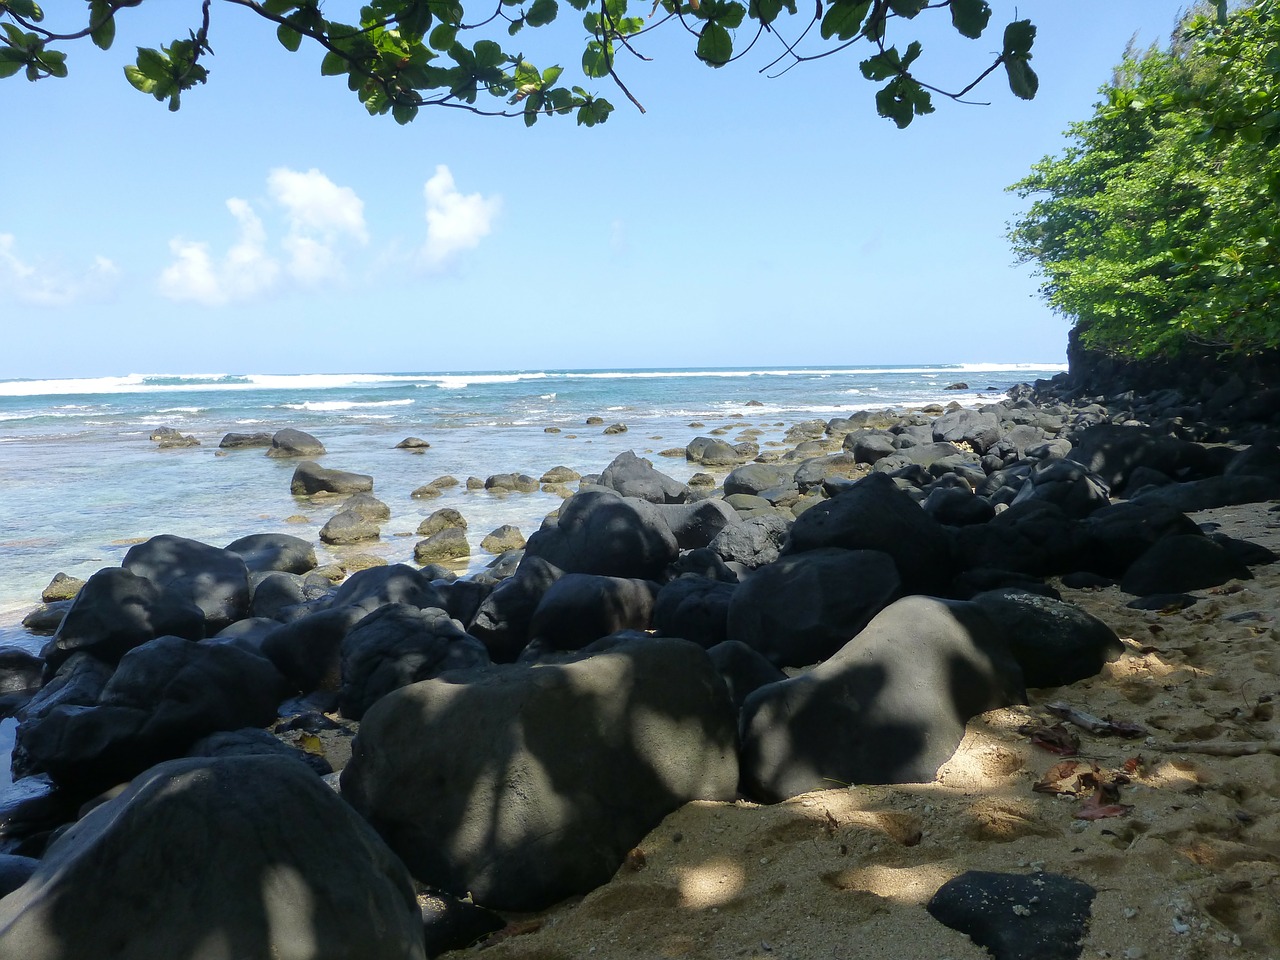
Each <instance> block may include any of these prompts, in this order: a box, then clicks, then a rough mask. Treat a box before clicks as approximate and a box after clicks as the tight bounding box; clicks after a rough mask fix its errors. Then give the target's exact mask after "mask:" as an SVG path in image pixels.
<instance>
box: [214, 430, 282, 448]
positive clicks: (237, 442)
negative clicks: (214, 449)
mask: <svg viewBox="0 0 1280 960" xmlns="http://www.w3.org/2000/svg"><path fill="white" fill-rule="evenodd" d="M269 446H271V434H269V433H228V434H227V435H226V436H224V437H223V438H222V440H221V442H219V444H218V447H219V448H221V449H223V450H238V449H240V448H241V447H269Z"/></svg>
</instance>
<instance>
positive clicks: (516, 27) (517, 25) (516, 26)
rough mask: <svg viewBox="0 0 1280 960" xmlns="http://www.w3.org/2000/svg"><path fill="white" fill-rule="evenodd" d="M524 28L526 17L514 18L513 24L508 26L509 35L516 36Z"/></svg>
mask: <svg viewBox="0 0 1280 960" xmlns="http://www.w3.org/2000/svg"><path fill="white" fill-rule="evenodd" d="M523 29H524V17H521V18H520V19H519V20H512V21H511V25H510V26H508V27H507V36H509V37H514V36H515V35H516V34H517V33H519V32H520V31H521V30H523Z"/></svg>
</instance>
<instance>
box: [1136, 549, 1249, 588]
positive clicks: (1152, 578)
mask: <svg viewBox="0 0 1280 960" xmlns="http://www.w3.org/2000/svg"><path fill="white" fill-rule="evenodd" d="M1252 579H1253V573H1252V571H1250V570H1249V568H1248V567H1247V566H1245V565H1244V563H1243V562H1241V561H1240V560H1239V559H1237V558H1236V557H1235V556H1234V555H1232V553H1231V551H1230V550H1228V549H1227V548H1226V547H1224V546H1222V545H1221V544H1219V543H1217V542H1215V541H1213V540H1211V539H1209V538H1208V537H1204V536H1186V535H1182V534H1179V535H1176V536H1172V537H1165V538H1164V539H1163V540H1158V541H1156V542H1155V543H1154V544H1152V545H1151V546H1150V547H1149V548H1148V549H1147V551H1146V552H1145V553H1144V554H1142V556H1140V557H1139V558H1138V559H1137V560H1135V561H1134V562H1133V563H1132V564H1131V565H1130V566H1129V569H1128V570H1126V571H1125V574H1124V577H1123V578H1122V579H1121V580H1120V589H1121V590H1123V591H1124V592H1125V593H1132V594H1135V595H1137V596H1140V597H1144V596H1150V595H1152V594H1160V593H1185V592H1186V591H1188V590H1206V589H1208V588H1209V587H1217V586H1220V585H1222V584H1224V583H1226V582H1227V581H1228V580H1252Z"/></svg>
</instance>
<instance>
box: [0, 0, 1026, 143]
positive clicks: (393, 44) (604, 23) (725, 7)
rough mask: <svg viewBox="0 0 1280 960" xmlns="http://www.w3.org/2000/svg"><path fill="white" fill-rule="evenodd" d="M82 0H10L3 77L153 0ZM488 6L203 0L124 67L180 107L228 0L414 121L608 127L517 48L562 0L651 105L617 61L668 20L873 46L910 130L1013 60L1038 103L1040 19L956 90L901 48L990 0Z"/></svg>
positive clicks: (732, 55)
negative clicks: (1035, 57)
mask: <svg viewBox="0 0 1280 960" xmlns="http://www.w3.org/2000/svg"><path fill="white" fill-rule="evenodd" d="M82 2H84V3H85V12H84V16H83V26H81V27H80V28H79V29H76V30H72V31H69V32H56V31H54V30H51V29H48V28H46V27H44V26H42V23H43V21H44V11H43V10H42V9H41V8H40V7H39V5H38V4H37V3H36V2H35V0H0V78H3V77H10V76H14V75H16V74H18V73H20V72H25V75H26V77H27V78H28V79H30V80H41V79H44V78H46V77H64V76H66V75H67V66H66V54H65V53H63V52H62V51H60V50H57V49H54V48H53V46H51V45H52V44H55V43H65V42H71V41H75V40H80V39H83V38H85V37H88V38H89V39H90V40H91V42H93V43H94V44H96V45H97V46H99V47H101V48H102V49H107V48H109V47H110V46H111V44H112V42H113V40H114V38H115V30H116V17H117V16H118V15H120V13H121V11H123V10H124V9H125V8H127V7H136V6H138V5H140V4H141V3H142V2H144V0H82ZM151 2H156V3H158V2H160V0H151ZM482 2H485V3H489V4H492V7H491V8H488V7H486V8H485V9H484V10H483V11H482V17H483V19H480V20H478V21H475V20H471V19H469V18H468V15H467V11H466V9H464V5H463V2H462V0H368V2H367V3H366V4H365V5H364V6H362V7H360V8H359V14H358V19H354V22H345V21H343V20H339V19H335V18H331V17H329V16H328V15H327V12H326V8H325V6H324V4H323V3H322V0H202V2H201V22H200V24H199V25H198V26H197V27H196V28H195V29H192V30H191V31H190V32H189V34H188V36H187V37H185V38H181V39H177V40H174V41H172V42H171V43H169V44H168V45H164V46H159V47H140V48H138V53H137V58H136V61H135V62H134V63H133V64H130V65H129V66H127V67H125V76H126V78H127V80H128V81H129V83H130V84H131V85H132V86H134V87H135V88H136V89H138V90H140V91H142V92H143V93H148V94H151V95H152V96H153V97H155V98H156V99H157V100H160V101H165V102H167V103H168V105H169V109H170V110H177V109H178V108H179V106H180V105H181V95H182V93H183V92H185V91H187V90H190V89H191V88H193V87H194V86H196V85H198V84H202V83H204V82H205V81H206V79H207V77H208V70H207V66H206V62H207V58H208V57H209V56H210V55H211V54H212V52H213V51H212V49H211V47H210V16H211V13H210V11H211V8H212V6H213V5H214V3H217V4H218V5H219V6H225V5H228V4H229V5H233V6H238V7H243V8H246V9H248V10H251V11H252V12H254V13H256V14H257V15H258V16H260V17H261V18H262V19H263V20H264V21H267V22H268V23H269V24H271V25H273V26H274V29H275V32H276V37H277V39H278V40H279V42H280V44H281V46H283V47H284V48H285V49H286V50H289V51H294V52H296V51H298V50H300V49H301V48H302V46H303V44H304V43H307V44H309V45H313V46H318V47H319V48H320V49H321V50H322V51H323V54H322V59H321V63H320V72H321V73H322V74H323V75H325V76H333V77H342V78H345V79H346V82H347V86H348V87H349V88H350V90H351V91H352V92H353V93H354V94H355V95H356V97H357V98H358V99H359V101H360V102H361V103H362V104H363V105H364V106H365V108H366V109H367V110H368V111H369V113H371V114H388V113H389V114H391V116H392V117H394V119H395V120H396V121H397V122H399V123H408V122H409V121H411V120H412V119H413V118H414V117H415V116H417V114H418V111H419V110H421V109H422V108H423V107H429V106H444V107H454V108H460V109H465V110H470V111H471V112H474V113H481V114H486V115H500V116H519V117H523V119H524V122H525V123H526V124H527V125H530V126H531V125H533V124H534V123H535V122H537V120H538V119H539V118H540V117H545V116H555V115H574V116H576V118H577V121H578V123H579V124H581V125H584V126H594V125H595V124H598V123H603V122H604V121H605V120H607V119H608V117H609V114H610V113H611V112H612V110H613V105H612V104H611V103H610V102H609V101H608V100H606V99H604V98H602V97H600V96H598V95H596V94H594V93H591V92H588V91H587V90H586V89H585V88H584V87H583V86H579V85H572V84H568V83H563V82H562V75H563V73H564V69H563V68H562V67H561V66H559V65H552V66H546V67H540V66H537V65H535V64H534V63H533V62H531V61H530V60H529V59H528V58H527V57H526V56H525V55H524V54H523V53H522V52H520V51H519V50H517V49H514V48H512V46H511V42H512V38H514V37H516V36H518V35H519V34H520V33H521V32H522V31H523V30H525V29H526V28H528V29H543V28H547V27H549V26H550V25H552V24H554V23H560V24H562V25H565V24H569V23H571V22H572V21H573V17H571V16H566V17H561V16H560V14H561V12H562V10H561V5H562V4H567V5H568V6H569V7H571V8H572V9H573V10H574V11H576V12H578V13H580V14H582V18H581V24H582V30H583V31H584V34H583V36H582V40H580V41H577V42H580V43H581V44H582V46H581V50H582V53H581V58H580V65H581V70H582V74H583V77H584V78H585V79H586V80H599V79H604V78H609V79H611V80H612V81H613V82H614V83H615V85H616V86H617V87H618V89H620V90H621V91H622V92H623V93H624V94H625V95H626V96H627V98H628V99H629V100H631V101H632V102H633V103H634V104H635V105H636V106H637V107H638V108H640V109H641V110H642V111H643V109H644V108H643V107H641V106H640V102H639V101H638V100H636V98H635V97H634V96H633V95H632V94H631V92H630V91H629V90H628V89H627V87H626V86H625V84H624V83H623V81H622V79H621V77H620V76H619V72H618V59H619V57H622V56H625V57H628V58H631V59H639V60H647V59H648V57H646V56H644V55H643V54H642V53H641V52H640V51H639V50H638V49H637V43H638V42H639V41H640V39H641V38H642V37H643V36H644V35H646V34H648V33H650V32H651V31H653V30H655V29H657V28H659V27H662V26H664V25H667V24H670V25H671V28H672V29H675V30H677V31H679V30H683V31H684V32H685V33H687V34H688V35H689V36H690V37H691V39H692V45H693V53H694V55H695V56H696V57H697V58H698V59H699V60H701V61H702V62H703V63H705V64H707V65H709V66H711V67H722V66H724V65H725V64H728V63H730V62H732V61H734V60H737V59H738V58H740V57H741V56H743V55H744V54H745V53H746V52H747V50H750V49H751V48H752V47H753V46H754V45H755V44H756V43H757V42H758V41H760V40H761V39H764V38H767V39H768V40H770V41H771V42H773V43H774V44H775V47H776V48H777V49H780V51H781V52H780V53H779V55H778V56H777V57H776V58H775V59H774V60H773V61H772V62H771V63H770V64H768V66H766V67H765V68H764V70H762V72H767V71H770V70H774V69H775V68H776V70H777V72H785V71H786V70H788V69H790V68H791V67H793V66H795V65H797V64H800V63H804V62H806V61H810V60H815V59H819V58H822V57H826V56H830V55H833V54H836V53H840V52H842V51H844V50H845V49H848V48H849V47H851V46H854V45H860V46H862V47H863V48H865V47H867V46H870V47H871V48H872V52H871V54H870V55H869V56H868V57H866V58H865V59H863V60H862V61H861V65H860V67H861V73H862V75H863V76H864V77H866V78H867V79H869V80H872V81H873V82H876V83H878V84H881V86H880V87H879V89H878V90H877V92H876V97H875V102H876V109H877V111H878V112H879V114H880V115H881V116H883V117H886V118H888V119H890V120H892V121H893V122H894V123H895V124H897V125H898V126H899V127H905V126H907V125H908V124H910V123H911V121H912V120H913V118H915V117H916V116H919V115H921V114H926V113H930V112H932V111H933V109H934V106H933V97H934V96H935V95H940V96H944V97H949V98H952V99H955V100H961V99H962V98H963V97H964V96H965V95H967V94H968V93H969V91H970V90H972V89H973V88H974V86H976V85H977V83H978V82H980V81H981V80H982V79H984V78H985V77H987V76H988V75H989V74H991V73H993V72H994V71H996V70H997V69H998V68H1000V67H1002V66H1003V67H1004V69H1005V72H1006V74H1007V76H1008V81H1009V85H1010V88H1011V89H1012V90H1013V92H1014V93H1015V94H1016V95H1017V96H1019V97H1023V98H1027V99H1029V98H1031V97H1032V96H1034V95H1035V90H1036V86H1037V80H1036V77H1035V73H1034V72H1033V71H1032V70H1031V67H1030V66H1029V61H1030V60H1031V46H1032V43H1033V41H1034V38H1035V27H1034V26H1032V25H1031V23H1030V22H1029V21H1026V20H1016V21H1014V22H1013V23H1011V24H1009V25H1008V26H1007V27H1006V29H1005V32H1004V40H1003V46H1002V50H1001V52H1000V53H999V55H997V56H996V58H995V60H994V62H993V63H992V64H991V66H990V67H988V68H987V69H986V70H985V71H983V72H982V73H981V75H979V76H978V77H977V78H976V79H974V80H973V81H972V82H970V83H968V84H967V85H966V86H964V87H963V88H961V89H960V90H957V91H952V92H948V91H946V90H943V89H941V88H939V87H936V86H932V85H930V84H928V83H925V82H923V81H922V80H921V79H919V77H918V76H917V75H916V73H915V72H914V70H915V64H916V61H917V60H918V59H919V58H920V56H921V53H922V47H921V45H920V43H919V42H918V41H912V42H909V43H908V44H907V45H906V47H905V48H904V49H902V50H900V49H899V47H898V46H897V45H896V44H894V43H893V42H891V36H892V35H894V34H895V33H896V31H897V30H899V29H902V28H901V24H902V23H903V22H905V21H910V20H913V19H914V18H915V17H917V16H918V15H920V14H922V13H924V12H925V11H946V12H947V13H948V14H949V15H950V18H951V24H952V26H953V27H954V29H955V30H956V32H957V33H959V34H960V36H962V37H965V38H969V39H976V38H978V37H981V36H982V35H983V33H984V31H985V30H986V29H987V27H988V24H989V22H990V20H991V17H992V10H991V7H990V4H989V3H988V2H987V0H935V2H932V3H930V2H928V0H814V7H813V8H809V7H807V6H806V7H805V10H804V12H801V10H800V8H799V7H798V6H797V3H796V0H746V2H745V3H744V2H739V0H651V5H650V4H649V3H645V2H644V0H637V2H638V3H639V4H640V5H641V6H642V7H643V6H648V7H649V9H648V10H647V11H645V10H643V9H641V10H639V11H636V10H633V9H631V7H630V6H629V0H482ZM815 26H816V27H817V30H816V31H814V30H813V28H814V27H815ZM568 29H573V28H572V27H568ZM740 34H741V35H742V36H740ZM814 34H816V37H815V36H814ZM744 37H745V39H746V42H745V44H744V43H743V42H742V40H743V38H744ZM482 97H486V98H496V105H495V100H494V99H486V100H483V101H481V98H482ZM482 102H483V103H484V104H486V105H485V106H481V105H480V104H481V103H482Z"/></svg>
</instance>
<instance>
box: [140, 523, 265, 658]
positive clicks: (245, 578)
mask: <svg viewBox="0 0 1280 960" xmlns="http://www.w3.org/2000/svg"><path fill="white" fill-rule="evenodd" d="M120 566H122V567H124V569H126V570H128V571H129V572H130V573H136V574H137V575H138V576H140V577H146V578H148V579H149V580H151V581H153V582H155V583H158V584H159V585H160V586H162V587H167V588H168V589H170V590H173V591H175V592H177V593H180V594H182V595H183V596H185V597H187V598H189V599H190V600H191V602H192V603H194V604H195V605H196V606H197V607H199V608H200V609H201V610H203V611H204V619H205V632H206V633H207V634H208V635H213V634H215V633H217V632H218V631H219V630H221V629H222V628H223V627H225V626H227V624H230V623H235V621H237V620H242V619H244V618H245V617H247V616H248V615H249V568H248V567H247V566H246V565H245V562H244V559H243V558H242V557H240V555H239V554H236V553H233V552H231V551H230V550H223V549H222V548H221V547H213V546H210V545H209V544H207V543H201V542H200V541H199V540H189V539H187V538H186V537H175V536H172V535H170V534H162V535H160V536H158V537H152V538H151V539H150V540H148V541H146V542H145V543H139V544H137V545H136V546H133V547H130V548H129V552H128V553H126V554H125V555H124V560H123V561H122V562H121V564H120Z"/></svg>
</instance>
